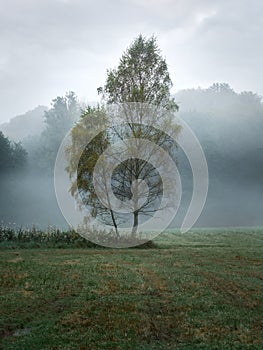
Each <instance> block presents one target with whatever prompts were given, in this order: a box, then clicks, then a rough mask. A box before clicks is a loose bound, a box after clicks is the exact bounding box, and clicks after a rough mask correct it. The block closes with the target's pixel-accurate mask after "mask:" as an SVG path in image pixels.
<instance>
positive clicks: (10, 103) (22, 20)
mask: <svg viewBox="0 0 263 350" xmlns="http://www.w3.org/2000/svg"><path fill="white" fill-rule="evenodd" d="M0 5H1V12H0V47H1V57H0V96H1V97H0V99H1V104H0V106H1V107H0V108H1V109H0V121H5V120H7V119H9V118H10V117H12V116H14V115H16V114H21V113H23V112H25V111H26V110H28V109H30V108H33V107H34V106H35V105H38V104H48V103H49V101H50V100H51V99H52V98H54V97H56V96H57V95H59V94H63V93H64V92H65V91H67V90H74V91H76V92H77V93H78V94H79V95H80V96H81V97H83V98H85V99H87V100H94V99H96V98H97V96H96V88H97V87H98V86H99V85H101V84H103V82H104V80H105V73H106V69H107V68H110V67H112V66H115V65H116V64H117V61H118V58H119V56H120V55H121V53H122V51H123V50H124V49H125V48H126V47H127V45H128V44H129V43H130V41H131V40H132V39H133V38H134V37H135V36H136V35H138V33H140V32H142V33H143V34H146V35H151V34H153V33H154V34H156V35H157V36H158V39H159V44H160V47H161V48H162V50H163V54H164V55H165V56H166V58H167V61H168V63H169V66H170V71H171V75H172V78H173V79H174V80H175V83H176V84H175V85H176V88H177V89H180V88H186V87H192V86H196V85H201V86H204V85H206V84H210V83H212V82H214V81H226V82H229V83H230V84H231V85H233V87H234V88H235V89H237V90H244V89H249V90H254V91H256V92H259V93H261V94H263V87H262V79H263V76H262V74H263V73H262V72H263V70H262V61H263V47H262V45H261V42H262V39H263V37H262V36H263V35H262V30H261V28H262V24H263V23H262V11H263V4H262V2H261V1H260V0H254V1H248V0H243V1H237V0H232V1H227V0H221V1H219V0H217V1H213V2H211V1H208V0H203V1H201V0H178V1H173V0H128V1H122V0H113V1H108V0H101V1H96V2H95V1H87V0H74V1H73V0H60V1H58V0H57V1H55V0H46V1H44V0H38V1H34V0H11V1H9V2H4V1H3V0H2V1H0Z"/></svg>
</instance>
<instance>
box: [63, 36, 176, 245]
mask: <svg viewBox="0 0 263 350" xmlns="http://www.w3.org/2000/svg"><path fill="white" fill-rule="evenodd" d="M171 87H172V81H171V79H170V76H169V73H168V68H167V64H166V61H165V59H164V58H163V57H162V56H161V53H160V50H159V48H158V46H157V43H156V38H155V37H154V36H153V37H150V38H149V39H147V38H145V37H143V36H142V35H139V36H138V37H137V38H136V39H135V40H134V41H133V43H132V44H131V45H130V47H129V48H128V49H127V50H126V51H125V52H124V54H123V55H122V57H121V59H120V62H119V65H118V67H117V68H116V69H111V70H108V71H107V79H106V83H105V85H104V86H103V87H100V88H98V93H99V94H101V95H102V96H103V101H105V102H106V105H109V106H112V105H114V106H119V107H120V109H119V110H118V113H119V116H121V117H122V122H123V123H124V124H123V126H121V127H109V128H108V129H107V125H110V124H111V120H110V118H111V114H110V113H109V114H107V113H106V109H107V108H106V106H104V107H103V106H102V107H99V106H98V107H96V108H91V107H88V108H87V110H86V111H85V113H83V115H82V117H81V119H80V122H79V123H78V124H77V125H76V126H75V127H74V129H73V131H72V145H71V147H70V148H69V149H68V154H69V159H71V163H70V165H69V167H68V168H67V170H68V172H69V173H70V175H71V176H72V175H73V174H74V173H75V172H76V171H77V173H78V176H77V182H75V183H73V185H72V188H71V192H72V195H76V196H77V195H78V194H80V195H81V199H82V203H83V204H84V206H88V207H91V208H92V215H93V216H94V217H98V218H99V219H100V220H101V221H103V222H104V223H106V224H111V225H112V226H114V228H115V232H116V237H117V238H119V232H118V225H120V224H122V223H123V222H128V221H129V219H128V218H127V216H126V215H125V214H122V213H118V212H117V211H116V210H114V209H113V208H112V203H111V197H110V196H109V195H108V194H109V193H110V192H111V191H112V192H113V193H114V195H115V197H116V198H117V199H118V200H120V201H122V202H123V204H124V206H126V207H127V206H130V207H131V208H130V209H131V212H132V216H133V220H132V221H133V223H132V237H133V238H136V233H137V228H138V224H139V216H140V215H142V216H143V217H145V216H147V215H152V213H154V212H155V211H156V210H160V209H162V208H160V198H161V196H162V195H163V184H162V179H161V177H160V175H159V173H158V169H156V168H155V167H154V166H153V165H152V164H151V157H152V156H153V154H152V152H153V149H148V153H147V156H146V158H144V159H141V157H138V158H136V157H135V156H133V154H132V151H134V154H135V155H136V153H137V151H138V150H140V149H141V147H142V143H141V142H140V140H141V139H143V140H148V141H150V142H152V143H154V144H155V145H158V146H160V147H162V148H163V149H165V150H166V151H167V152H169V154H170V155H174V150H175V148H176V145H175V143H174V142H173V141H172V140H171V138H169V137H168V136H167V134H166V133H165V132H163V131H160V130H159V129H158V128H155V127H154V123H153V121H149V115H148V114H147V113H148V112H149V111H153V109H152V107H150V106H154V107H155V108H156V109H160V110H162V111H165V112H167V114H165V113H161V114H158V113H156V116H157V115H158V118H159V120H158V123H159V125H162V126H164V127H166V128H174V130H175V131H177V132H178V131H179V127H178V126H177V125H174V124H173V121H172V118H171V114H169V113H168V112H174V111H177V109H178V106H177V104H176V103H175V101H174V99H173V98H172V97H171V94H170V89H171ZM145 106H146V108H145ZM147 106H149V108H147ZM167 115H168V116H167ZM99 116H100V117H99ZM156 116H154V117H156ZM101 121H103V122H104V125H105V130H104V131H103V132H101V133H100V134H99V135H97V136H96V137H95V138H94V139H93V141H92V142H91V143H90V144H88V145H87V146H86V147H85V150H84V152H83V153H82V155H81V157H80V159H79V158H78V157H75V156H76V154H78V146H77V145H79V142H80V141H79V139H80V137H81V135H83V134H84V132H83V130H84V129H86V133H87V134H89V135H90V133H92V132H91V128H92V127H94V125H95V124H96V123H97V125H96V126H95V129H96V128H97V126H98V125H99V124H101ZM162 130H164V128H162ZM94 134H96V132H95V133H94ZM131 138H132V139H135V140H137V141H135V143H133V144H132V145H131V144H128V145H127V144H126V146H127V147H128V148H130V150H129V151H130V154H131V157H130V158H128V159H125V160H124V161H122V159H123V158H122V157H121V156H120V155H121V153H122V152H120V154H118V151H116V152H115V153H114V152H113V153H112V151H111V153H110V154H109V153H108V154H107V155H108V156H110V158H111V162H112V163H114V161H115V162H116V164H117V166H116V167H114V164H113V168H114V171H113V173H112V177H111V182H110V184H109V182H108V181H107V180H106V177H107V175H108V174H107V171H108V170H107V169H108V168H107V166H106V165H105V168H104V167H103V166H102V167H101V169H100V170H101V172H100V174H99V176H97V178H96V179H94V177H93V171H94V167H95V165H96V162H97V161H98V159H99V157H100V155H101V154H102V153H103V152H105V151H106V150H107V148H108V147H109V146H111V145H113V144H114V143H116V142H120V141H121V142H125V140H127V139H131ZM128 154H129V152H128ZM75 158H76V159H79V161H78V164H76V163H75V162H74V161H72V159H75ZM158 166H160V167H162V166H165V164H164V163H162V159H159V164H158ZM104 177H105V181H104ZM94 182H95V183H94ZM97 182H98V183H99V184H97V189H98V187H100V191H101V194H102V197H103V201H102V202H101V200H99V199H98V196H97V193H96V189H95V187H96V183H97ZM145 185H146V187H147V189H146V187H145ZM109 187H110V188H109ZM145 196H146V197H147V198H146V199H145ZM141 198H144V201H141V200H140V199H141ZM142 202H143V203H142ZM127 203H128V204H127Z"/></svg>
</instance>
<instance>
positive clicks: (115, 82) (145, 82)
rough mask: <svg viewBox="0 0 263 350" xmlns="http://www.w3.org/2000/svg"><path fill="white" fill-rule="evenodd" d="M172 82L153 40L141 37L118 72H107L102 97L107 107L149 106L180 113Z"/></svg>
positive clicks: (124, 59) (101, 90) (120, 65)
mask: <svg viewBox="0 0 263 350" xmlns="http://www.w3.org/2000/svg"><path fill="white" fill-rule="evenodd" d="M171 87H172V81H171V79H170V76H169V73H168V68H167V64H166V61H165V59H164V58H163V57H162V56H161V54H160V49H159V48H158V45H157V43H156V38H155V37H154V36H153V37H151V38H149V39H147V38H145V37H143V36H142V35H139V36H138V37H137V38H136V39H135V40H134V42H133V43H132V44H131V45H130V47H129V48H128V49H127V50H126V51H125V53H124V54H123V55H122V57H121V59H120V63H119V65H118V67H117V69H110V70H108V71H107V80H106V84H105V86H104V88H102V87H100V88H99V89H98V92H99V93H103V94H104V97H105V99H106V101H107V102H108V103H130V102H141V103H150V104H153V105H156V106H159V107H163V108H165V109H169V110H177V108H178V106H177V105H176V103H175V101H174V99H173V98H171V96H170V89H171Z"/></svg>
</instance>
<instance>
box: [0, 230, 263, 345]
mask: <svg viewBox="0 0 263 350" xmlns="http://www.w3.org/2000/svg"><path fill="white" fill-rule="evenodd" d="M156 244H157V246H158V247H159V248H155V249H120V250H117V249H116V250H114V249H76V248H74V249H52V248H49V249H42V248H38V249H2V250H1V251H0V256H1V281H0V283H1V310H2V312H1V337H2V344H1V349H12V350H16V349H19V350H34V349H38V350H41V349H54V350H55V349H63V350H67V349H88V350H93V349H94V350H95V349H98V350H103V349H125V350H126V349H141V350H142V349H145V350H148V349H184V350H186V349H187V350H188V349H207V350H208V349H209V350H210V349H211V350H215V349H224V350H227V349H240V350H243V349H244V350H245V349H258V350H259V349H262V348H263V317H262V315H263V231H262V230H259V229H250V230H242V229H240V230H214V231H211V230H201V231H200V230H197V231H195V230H193V231H192V232H190V233H187V234H179V233H173V232H167V233H166V234H163V235H162V236H161V237H159V238H158V239H157V240H156Z"/></svg>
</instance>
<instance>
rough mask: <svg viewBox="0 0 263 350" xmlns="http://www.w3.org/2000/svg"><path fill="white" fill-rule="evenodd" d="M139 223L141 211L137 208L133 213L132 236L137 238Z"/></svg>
mask: <svg viewBox="0 0 263 350" xmlns="http://www.w3.org/2000/svg"><path fill="white" fill-rule="evenodd" d="M138 224H139V212H138V210H136V211H135V212H134V213H133V227H132V238H136V233H137V228H138Z"/></svg>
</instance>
